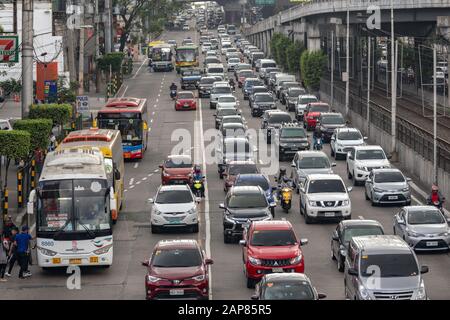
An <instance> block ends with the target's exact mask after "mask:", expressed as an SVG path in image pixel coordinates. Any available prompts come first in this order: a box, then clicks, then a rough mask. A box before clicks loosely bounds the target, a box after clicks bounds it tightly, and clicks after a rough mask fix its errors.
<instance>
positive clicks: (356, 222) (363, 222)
mask: <svg viewBox="0 0 450 320" xmlns="http://www.w3.org/2000/svg"><path fill="white" fill-rule="evenodd" d="M341 224H342V226H343V227H344V228H346V227H352V226H379V227H382V228H383V226H382V225H381V223H379V222H378V221H376V220H369V219H350V220H342V221H341Z"/></svg>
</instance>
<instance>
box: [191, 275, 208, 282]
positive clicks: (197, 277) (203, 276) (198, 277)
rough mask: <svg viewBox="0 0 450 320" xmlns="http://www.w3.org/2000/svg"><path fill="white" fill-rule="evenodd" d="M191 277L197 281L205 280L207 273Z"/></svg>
mask: <svg viewBox="0 0 450 320" xmlns="http://www.w3.org/2000/svg"><path fill="white" fill-rule="evenodd" d="M191 279H192V280H195V281H203V280H205V275H204V274H200V275H198V276H195V277H192V278H191Z"/></svg>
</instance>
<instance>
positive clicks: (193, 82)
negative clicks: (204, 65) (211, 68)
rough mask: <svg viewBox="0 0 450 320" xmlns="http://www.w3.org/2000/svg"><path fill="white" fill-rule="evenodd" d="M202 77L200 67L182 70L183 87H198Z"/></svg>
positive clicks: (184, 88)
mask: <svg viewBox="0 0 450 320" xmlns="http://www.w3.org/2000/svg"><path fill="white" fill-rule="evenodd" d="M201 78H202V71H201V70H200V69H198V68H186V69H184V68H183V69H182V70H181V80H180V82H181V89H183V90H186V89H197V86H198V83H199V81H200V80H201Z"/></svg>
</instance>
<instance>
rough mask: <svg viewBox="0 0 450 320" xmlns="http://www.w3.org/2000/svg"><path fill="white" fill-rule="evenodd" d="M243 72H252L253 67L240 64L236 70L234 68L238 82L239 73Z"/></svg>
mask: <svg viewBox="0 0 450 320" xmlns="http://www.w3.org/2000/svg"><path fill="white" fill-rule="evenodd" d="M241 70H250V71H252V66H251V65H249V64H248V63H239V64H238V65H237V66H236V67H235V68H234V77H235V79H236V81H237V80H238V72H239V71H241Z"/></svg>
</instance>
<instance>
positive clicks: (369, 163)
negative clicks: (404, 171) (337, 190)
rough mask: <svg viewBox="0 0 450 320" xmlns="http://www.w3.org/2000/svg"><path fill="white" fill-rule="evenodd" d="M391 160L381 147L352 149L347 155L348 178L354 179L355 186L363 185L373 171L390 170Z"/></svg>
mask: <svg viewBox="0 0 450 320" xmlns="http://www.w3.org/2000/svg"><path fill="white" fill-rule="evenodd" d="M389 158H390V157H388V156H386V154H385V153H384V150H383V148H381V147H380V146H357V147H351V150H350V151H349V152H348V154H347V175H348V178H349V179H352V178H353V183H354V185H355V186H356V185H358V184H362V183H364V182H365V181H366V180H367V177H368V176H369V174H370V172H371V171H372V170H373V169H384V168H390V167H391V164H390V162H389V160H388V159H389Z"/></svg>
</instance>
